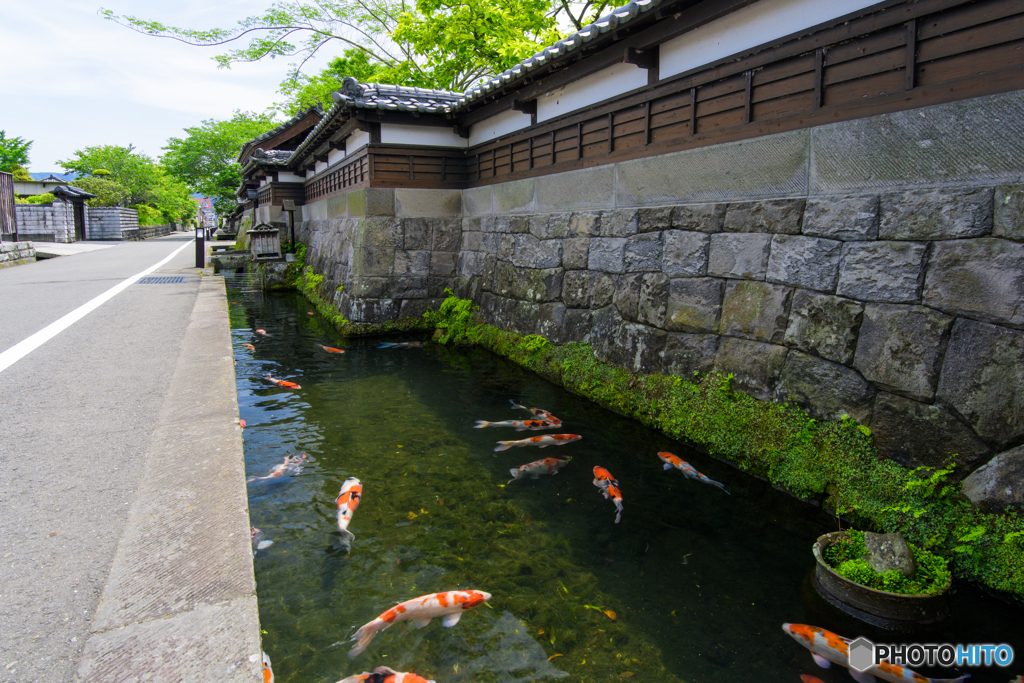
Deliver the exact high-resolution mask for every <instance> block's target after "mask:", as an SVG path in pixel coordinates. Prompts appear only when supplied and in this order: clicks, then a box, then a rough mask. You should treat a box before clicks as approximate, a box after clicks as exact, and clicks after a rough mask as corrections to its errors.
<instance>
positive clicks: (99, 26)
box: [0, 0, 331, 171]
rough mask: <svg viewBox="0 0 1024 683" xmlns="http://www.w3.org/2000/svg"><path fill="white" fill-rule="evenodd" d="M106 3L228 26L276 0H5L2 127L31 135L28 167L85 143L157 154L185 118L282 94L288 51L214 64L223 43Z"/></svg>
mask: <svg viewBox="0 0 1024 683" xmlns="http://www.w3.org/2000/svg"><path fill="white" fill-rule="evenodd" d="M94 2H95V4H93V3H94ZM101 3H102V4H103V6H105V7H106V8H107V9H111V10H113V11H114V12H115V13H117V14H124V15H135V16H139V17H141V18H145V19H151V20H158V21H161V22H163V23H165V24H170V25H177V26H183V27H188V28H202V29H205V28H212V27H215V26H218V27H229V26H231V25H233V24H234V23H235V22H236V21H238V20H239V19H242V18H244V17H246V16H251V15H254V14H258V13H260V12H262V10H263V9H265V8H266V7H267V6H268V5H269V4H270V0H235V1H234V2H221V3H217V2H210V1H190V0H185V1H184V2H152V1H145V0H56V1H55V2H48V3H46V5H45V9H43V8H42V6H41V5H39V4H33V3H26V2H18V3H13V2H11V3H6V5H9V6H5V8H4V21H3V22H2V23H0V44H2V45H4V48H5V49H4V53H5V60H6V63H5V67H4V69H5V72H6V74H5V77H4V78H3V79H0V101H2V102H3V104H0V129H2V130H5V131H6V132H7V134H8V135H9V136H14V135H17V136H20V137H22V138H25V139H28V140H33V141H34V144H33V146H32V149H31V164H30V168H31V170H33V171H51V170H58V166H57V164H56V162H57V160H58V159H66V158H69V157H72V156H73V155H74V151H75V150H76V149H81V148H82V147H85V146H88V145H99V144H120V145H124V144H127V143H129V142H131V143H133V144H134V145H135V146H136V147H137V148H138V149H140V150H142V151H144V152H145V153H147V154H149V155H150V156H154V157H155V156H158V155H159V154H160V147H161V146H163V145H164V144H165V143H166V140H167V138H169V137H172V136H181V135H182V128H184V127H185V126H193V125H198V124H199V122H200V121H202V120H203V119H210V118H213V119H223V118H228V117H230V116H231V113H232V112H233V111H234V110H235V109H243V110H249V111H263V110H264V109H266V108H267V107H268V106H270V105H271V104H272V103H273V102H274V101H275V100H280V99H281V96H280V95H278V94H277V88H278V84H279V83H280V81H281V79H282V78H283V77H284V75H285V73H286V72H287V69H288V65H287V62H288V60H287V59H285V60H282V59H280V58H279V59H277V60H270V61H266V62H260V63H256V64H238V65H235V66H234V67H232V68H231V69H218V68H217V65H216V63H215V62H214V61H213V60H212V59H211V58H212V56H213V55H214V54H217V53H218V49H217V48H198V47H192V46H188V45H185V44H182V43H180V42H177V41H174V40H169V39H164V38H154V37H151V36H144V35H141V34H138V33H135V32H133V31H131V30H130V29H127V28H124V27H122V26H118V25H117V24H115V23H114V22H111V21H108V20H106V19H104V18H103V17H102V16H100V15H99V14H98V13H97V12H98V10H99V7H100V5H101ZM330 56H331V54H325V55H324V56H323V57H322V58H319V59H318V60H317V62H318V64H322V63H324V62H326V60H327V59H329V57H330ZM319 68H320V67H319V66H314V67H313V69H312V70H313V71H316V70H318V69H319Z"/></svg>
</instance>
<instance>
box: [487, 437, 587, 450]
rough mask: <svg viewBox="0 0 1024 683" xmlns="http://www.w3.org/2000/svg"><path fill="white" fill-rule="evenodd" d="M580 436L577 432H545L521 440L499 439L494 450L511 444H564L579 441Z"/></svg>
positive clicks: (543, 446)
mask: <svg viewBox="0 0 1024 683" xmlns="http://www.w3.org/2000/svg"><path fill="white" fill-rule="evenodd" d="M582 438H583V437H582V436H580V435H579V434H545V435H544V436H534V437H530V438H529V439H522V440H521V441H499V442H498V447H497V448H495V449H494V450H495V451H507V450H508V449H510V448H512V447H513V446H538V447H540V448H547V447H548V446H564V445H565V444H567V443H572V442H573V441H579V440H580V439H582Z"/></svg>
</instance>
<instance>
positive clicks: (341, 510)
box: [334, 477, 363, 545]
mask: <svg viewBox="0 0 1024 683" xmlns="http://www.w3.org/2000/svg"><path fill="white" fill-rule="evenodd" d="M362 495H363V485H362V484H361V483H360V482H359V480H358V479H356V478H355V477H349V478H348V479H346V480H345V482H344V483H343V484H342V485H341V493H339V494H338V498H337V499H336V500H335V501H334V503H335V505H337V506H338V531H340V532H341V535H342V536H343V537H344V538H345V539H346V542H345V545H348V542H349V541H352V540H354V539H355V536H354V535H353V534H352V532H351V531H349V530H348V525H349V522H351V521H352V514H353V513H354V512H355V511H356V508H357V507H359V499H360V497H362Z"/></svg>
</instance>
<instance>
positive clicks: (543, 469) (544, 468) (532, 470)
mask: <svg viewBox="0 0 1024 683" xmlns="http://www.w3.org/2000/svg"><path fill="white" fill-rule="evenodd" d="M571 460H572V458H566V459H564V460H559V459H558V458H544V459H543V460H535V461H533V462H531V463H527V464H525V465H523V466H522V467H519V468H515V467H513V468H512V469H510V470H509V472H511V473H512V478H511V479H509V480H508V483H509V484H511V483H512V482H514V481H515V480H516V479H525V478H526V475H530V479H539V478H540V475H542V474H558V470H560V469H562V468H563V467H565V466H566V465H568V464H569V462H570V461H571ZM506 486H507V484H506Z"/></svg>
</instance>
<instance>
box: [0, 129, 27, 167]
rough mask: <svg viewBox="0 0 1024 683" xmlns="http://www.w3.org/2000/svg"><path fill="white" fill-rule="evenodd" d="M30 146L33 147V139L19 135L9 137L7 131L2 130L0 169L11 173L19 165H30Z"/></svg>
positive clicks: (0, 137) (0, 134) (0, 138)
mask: <svg viewBox="0 0 1024 683" xmlns="http://www.w3.org/2000/svg"><path fill="white" fill-rule="evenodd" d="M30 147H32V141H31V140H24V139H22V138H19V137H13V138H9V137H7V133H6V132H5V131H2V130H0V171H6V172H7V173H11V172H13V171H14V169H15V168H17V167H21V166H28V150H29V148H30Z"/></svg>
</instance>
